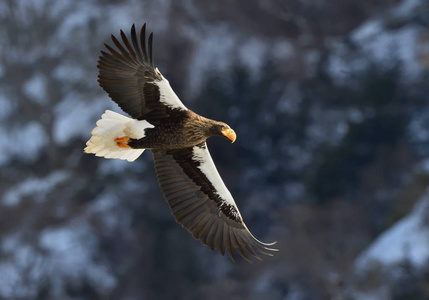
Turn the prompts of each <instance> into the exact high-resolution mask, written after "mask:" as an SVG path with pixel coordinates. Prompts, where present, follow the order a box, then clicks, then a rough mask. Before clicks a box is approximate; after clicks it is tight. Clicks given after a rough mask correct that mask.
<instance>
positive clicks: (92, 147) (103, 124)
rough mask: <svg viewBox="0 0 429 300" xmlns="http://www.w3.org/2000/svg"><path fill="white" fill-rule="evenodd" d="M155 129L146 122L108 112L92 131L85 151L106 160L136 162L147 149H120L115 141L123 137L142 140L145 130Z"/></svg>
mask: <svg viewBox="0 0 429 300" xmlns="http://www.w3.org/2000/svg"><path fill="white" fill-rule="evenodd" d="M153 127H154V126H153V125H152V124H150V123H149V122H147V121H145V120H143V121H138V120H134V119H131V118H128V117H126V116H123V115H121V114H118V113H115V112H113V111H111V110H106V112H105V113H104V114H103V115H102V116H101V119H100V120H98V121H97V127H96V128H94V130H92V132H91V134H92V136H91V138H90V139H89V141H88V142H87V143H86V146H87V147H86V148H85V149H84V151H85V152H86V153H93V154H95V155H96V156H101V157H105V158H118V159H124V160H128V161H134V160H136V159H137V158H138V157H139V156H140V155H141V154H142V153H143V151H144V150H145V149H128V148H120V147H118V146H117V145H116V143H115V139H116V138H119V137H123V136H129V137H131V138H133V139H141V138H143V137H144V136H145V130H146V129H147V128H153Z"/></svg>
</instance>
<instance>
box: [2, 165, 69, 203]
mask: <svg viewBox="0 0 429 300" xmlns="http://www.w3.org/2000/svg"><path fill="white" fill-rule="evenodd" d="M68 178H70V174H69V173H68V172H66V171H55V172H52V173H51V174H49V175H48V176H46V177H43V178H29V179H27V180H25V181H24V182H22V183H19V184H17V185H15V186H13V187H11V188H10V189H9V190H8V191H7V192H6V193H5V194H4V196H3V200H2V203H3V204H4V205H7V206H17V205H19V204H20V203H21V200H22V199H23V198H24V197H31V198H32V199H33V200H35V201H36V202H42V201H43V200H44V199H45V198H46V195H47V194H48V193H49V192H50V191H52V190H53V189H54V188H55V187H56V186H57V185H58V184H61V183H63V182H64V181H66V180H67V179H68Z"/></svg>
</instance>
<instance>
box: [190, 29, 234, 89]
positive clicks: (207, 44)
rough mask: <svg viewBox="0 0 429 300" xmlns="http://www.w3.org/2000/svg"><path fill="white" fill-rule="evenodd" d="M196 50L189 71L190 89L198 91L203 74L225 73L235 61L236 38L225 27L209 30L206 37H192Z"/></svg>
mask: <svg viewBox="0 0 429 300" xmlns="http://www.w3.org/2000/svg"><path fill="white" fill-rule="evenodd" d="M192 38H193V39H195V43H196V49H195V52H194V55H193V56H192V61H191V65H192V69H191V70H189V72H190V74H189V78H190V89H191V90H193V91H196V90H199V88H200V86H201V84H202V80H203V78H204V74H205V73H207V72H208V71H221V72H225V71H227V70H228V69H229V67H230V66H231V63H232V61H233V59H235V57H236V55H235V50H236V44H237V36H236V34H234V33H233V32H231V28H230V27H229V26H227V25H220V26H218V27H215V28H211V29H210V31H208V32H207V34H206V35H204V36H203V35H197V34H196V35H195V36H192Z"/></svg>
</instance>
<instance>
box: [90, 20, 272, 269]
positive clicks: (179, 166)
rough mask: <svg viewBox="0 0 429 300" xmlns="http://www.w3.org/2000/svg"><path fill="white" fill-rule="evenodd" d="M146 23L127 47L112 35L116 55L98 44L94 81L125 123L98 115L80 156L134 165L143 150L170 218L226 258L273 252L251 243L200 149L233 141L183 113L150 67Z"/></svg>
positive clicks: (226, 132) (227, 132) (223, 128)
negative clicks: (216, 139) (219, 140)
mask: <svg viewBox="0 0 429 300" xmlns="http://www.w3.org/2000/svg"><path fill="white" fill-rule="evenodd" d="M145 32H146V26H145V25H143V27H142V29H141V31H140V41H139V39H138V38H137V34H136V30H135V27H134V25H133V26H132V28H131V43H130V41H129V40H128V39H127V37H126V35H125V34H124V33H123V32H122V31H121V32H120V35H121V40H122V43H121V42H120V41H118V40H117V39H116V38H115V37H114V36H113V35H112V41H113V43H114V44H115V46H116V47H117V49H118V50H115V49H113V48H112V47H110V46H108V45H105V47H106V48H107V49H108V50H109V52H104V51H102V52H101V53H102V55H101V56H100V59H99V61H98V65H97V68H98V69H99V75H98V78H99V79H98V82H99V83H100V86H101V87H102V88H103V89H104V90H105V91H106V92H107V93H108V95H109V96H110V98H111V99H112V100H113V101H115V102H116V103H117V104H118V105H119V106H120V108H121V109H122V110H123V111H124V112H126V113H128V114H129V115H130V116H131V117H132V118H133V119H130V118H127V117H125V116H122V115H119V114H117V113H114V112H112V111H106V112H105V114H103V116H102V119H101V120H99V121H98V122H97V126H98V127H96V128H95V129H94V130H93V131H92V137H91V139H90V140H89V141H88V142H87V147H86V148H85V152H87V153H94V154H95V155H97V156H103V157H106V158H119V159H127V160H129V161H133V160H135V159H136V158H137V157H138V156H139V155H140V154H141V153H142V152H143V151H144V150H145V149H150V150H151V151H152V154H153V158H154V162H155V170H156V174H157V178H158V181H159V185H160V187H161V190H162V192H163V194H164V197H165V198H166V200H167V202H168V205H169V206H170V209H171V211H172V213H173V215H174V216H175V218H176V221H177V222H179V223H180V224H182V226H183V227H185V228H186V229H187V230H188V231H189V232H191V233H192V235H193V236H194V237H195V238H196V239H199V240H200V241H201V242H202V243H203V244H204V245H207V246H208V247H209V248H210V249H211V250H214V249H216V250H217V251H218V252H219V253H220V254H222V255H224V254H225V252H227V253H228V255H229V256H230V257H231V258H232V259H233V260H234V259H235V250H237V251H238V253H239V254H240V255H241V256H242V257H243V258H244V259H246V260H248V261H250V258H251V256H253V257H256V258H258V259H259V255H258V253H259V254H261V253H262V254H266V255H271V254H270V253H269V252H270V251H276V249H271V248H269V246H271V245H273V244H274V243H272V244H265V243H262V242H260V241H258V240H257V239H256V238H254V237H253V235H252V234H251V233H250V231H249V230H248V229H247V227H246V225H245V224H244V222H243V220H242V217H241V215H240V212H239V210H238V208H237V206H236V204H235V202H234V199H233V198H232V196H231V194H230V193H229V191H228V189H227V188H226V186H225V185H224V183H223V181H222V179H221V178H220V176H219V174H218V172H217V170H216V167H215V166H214V163H213V161H212V159H211V157H210V153H209V152H208V149H207V145H206V139H207V138H209V137H211V136H215V135H218V136H224V137H227V138H228V139H230V140H231V141H232V142H234V141H235V133H234V131H233V130H232V129H231V128H230V127H229V126H228V125H227V124H225V123H223V122H218V121H214V120H210V119H207V118H205V117H202V116H199V115H198V114H196V113H194V112H192V111H191V110H189V109H187V108H186V107H185V106H184V105H183V103H182V102H181V101H180V99H179V98H178V97H177V96H176V94H175V93H174V91H173V90H172V89H171V87H170V85H169V83H168V81H167V80H166V79H165V78H164V77H163V76H162V74H161V73H160V72H159V70H158V69H157V68H155V67H154V65H153V60H152V41H153V35H152V34H150V35H149V40H148V46H149V47H148V48H146V38H145Z"/></svg>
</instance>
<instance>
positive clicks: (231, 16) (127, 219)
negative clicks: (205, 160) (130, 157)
mask: <svg viewBox="0 0 429 300" xmlns="http://www.w3.org/2000/svg"><path fill="white" fill-rule="evenodd" d="M144 22H147V23H148V27H149V30H150V31H154V36H155V38H154V59H155V64H156V65H157V66H158V67H159V69H160V70H161V71H162V72H163V74H164V76H165V77H167V78H168V79H169V81H170V83H171V85H172V87H173V88H174V89H175V91H176V93H177V94H178V95H179V97H180V98H181V99H182V101H183V102H184V103H185V105H187V106H188V107H189V108H191V109H193V110H195V111H197V112H198V113H200V114H202V115H206V116H208V117H210V118H213V119H218V120H223V121H226V122H227V123H228V124H230V125H231V127H233V128H234V129H235V130H236V132H237V135H238V139H237V142H236V143H234V145H230V144H228V143H225V142H224V141H223V140H220V139H219V140H218V139H215V138H213V139H212V140H210V141H209V146H210V149H211V153H212V156H213V158H214V160H215V161H216V164H217V166H218V169H219V172H220V173H221V175H222V177H223V179H224V181H225V183H226V185H227V186H228V187H229V189H230V191H231V193H232V194H233V196H234V198H235V200H236V202H237V204H238V206H239V207H240V211H241V213H242V215H243V217H244V219H245V220H246V223H247V225H248V227H249V229H250V230H251V231H252V232H253V233H254V234H255V236H256V237H257V238H258V239H261V240H263V241H268V242H269V241H273V240H278V248H279V249H280V252H279V253H278V254H277V255H275V256H274V257H272V258H266V259H264V261H262V262H255V263H254V264H248V263H246V262H245V261H241V260H239V261H238V262H236V263H233V262H231V261H230V260H229V258H227V257H221V256H220V255H219V254H218V253H211V252H210V250H209V249H208V248H207V247H204V246H202V245H201V244H200V242H198V241H196V240H194V239H193V238H192V236H191V235H190V234H189V233H187V232H186V230H184V229H183V228H181V226H180V225H178V224H176V223H175V221H174V218H173V217H172V216H171V213H170V211H169V209H168V206H167V205H166V203H165V200H164V199H163V197H162V194H161V192H160V189H159V187H158V184H157V182H156V177H155V173H154V169H153V162H152V158H151V155H150V153H149V152H148V153H145V154H144V155H142V157H141V158H139V159H138V160H137V161H136V162H133V163H128V162H123V161H116V160H105V159H100V158H97V157H94V156H90V155H84V154H83V148H84V145H85V142H86V140H87V139H88V138H89V136H90V132H91V130H92V128H93V127H94V126H95V122H96V120H97V119H98V118H99V116H100V115H101V114H102V112H104V110H106V109H113V110H116V111H119V109H118V107H116V105H115V104H114V103H113V102H112V101H110V100H109V99H108V97H107V95H106V94H105V93H104V92H103V91H102V90H101V88H100V87H99V86H98V84H97V69H96V62H97V59H98V55H99V51H100V50H101V49H102V44H103V42H109V36H110V34H111V33H114V34H118V33H119V29H123V30H124V31H125V32H127V31H128V30H129V28H130V27H131V25H132V24H133V23H135V24H136V26H140V25H141V24H143V23H144ZM0 39H1V41H2V43H0V167H1V173H0V208H1V209H0V298H1V299H130V300H131V299H177V298H181V299H220V298H225V299H288V300H292V299H293V300H296V299H322V300H323V299H335V300H337V299H344V300H346V299H347V300H349V299H350V300H360V299H362V300H369V299H377V300H384V299H386V300H387V299H395V300H405V299H417V300H418V299H428V298H429V268H428V262H429V240H428V238H427V237H428V231H429V210H428V204H427V202H428V192H427V185H428V184H429V168H428V161H429V160H428V156H429V130H428V128H429V113H428V112H429V102H428V97H427V95H428V94H429V81H428V78H429V3H428V2H427V1H426V0H401V1H400V0H379V1H369V0H362V1H356V0H319V1H302V0H288V1H281V0H268V1H247V2H245V3H244V2H243V3H241V2H237V1H226V0H221V1H217V2H213V3H207V2H198V1H193V0H180V1H170V0H162V1H137V0H126V1H117V0H109V1H103V2H102V3H101V2H99V1H92V0H85V1H54V0H37V1H25V0H17V1H15V0H13V1H12V0H6V1H3V2H1V3H0ZM178 295H180V297H179V296H178Z"/></svg>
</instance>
